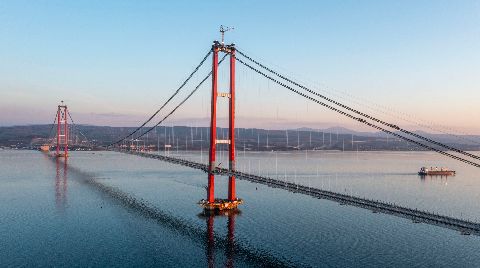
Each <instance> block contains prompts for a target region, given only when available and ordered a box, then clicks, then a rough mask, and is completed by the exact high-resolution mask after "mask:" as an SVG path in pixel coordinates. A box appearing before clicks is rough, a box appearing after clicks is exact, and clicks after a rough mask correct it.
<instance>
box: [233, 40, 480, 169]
mask: <svg viewBox="0 0 480 268" xmlns="http://www.w3.org/2000/svg"><path fill="white" fill-rule="evenodd" d="M237 52H238V53H239V54H240V55H242V56H243V57H245V58H246V59H248V60H250V61H251V62H253V63H255V64H257V65H258V66H260V67H261V68H263V69H265V70H267V71H268V72H270V73H272V74H274V75H276V76H277V77H279V78H281V79H283V80H285V81H288V82H290V83H292V84H294V85H296V86H298V87H300V88H302V89H304V90H306V91H307V92H309V93H311V94H313V95H315V96H318V97H320V98H322V99H324V100H326V101H328V102H330V103H333V104H335V105H337V106H340V107H342V108H344V109H346V110H348V111H351V112H353V113H356V114H358V115H361V116H363V117H365V118H368V119H370V120H373V121H375V122H377V123H380V124H382V125H385V126H388V127H390V128H393V129H395V130H398V131H400V132H403V133H405V134H407V135H410V136H413V137H415V138H418V139H421V140H424V141H427V142H429V143H432V144H435V145H437V146H440V147H443V148H445V149H448V150H451V151H454V152H457V153H460V154H462V155H465V156H468V157H471V158H474V159H477V160H480V157H479V156H476V155H474V154H471V153H468V152H465V151H463V150H460V149H457V148H455V147H452V146H449V145H446V144H443V143H441V142H437V141H435V140H432V139H430V138H427V137H424V136H421V135H418V134H416V133H413V132H411V131H408V130H406V129H403V128H400V127H399V126H397V125H394V124H390V123H387V122H385V121H383V120H380V119H377V118H375V117H373V116H370V115H368V114H365V113H363V112H360V111H358V110H356V109H353V108H351V107H349V106H347V105H345V104H342V103H340V102H337V101H335V100H333V99H330V98H328V97H326V96H324V95H322V94H320V93H318V92H316V91H313V90H311V89H309V88H307V87H305V86H303V85H301V84H299V83H297V82H295V81H293V80H291V79H289V78H288V77H286V76H284V75H282V74H280V73H278V72H276V71H274V70H272V69H270V68H268V67H267V66H265V65H263V64H262V63H260V62H258V61H256V60H254V59H252V58H251V57H249V56H248V55H246V54H244V53H243V52H241V51H239V50H238V49H237Z"/></svg>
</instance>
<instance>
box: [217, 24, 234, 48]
mask: <svg viewBox="0 0 480 268" xmlns="http://www.w3.org/2000/svg"><path fill="white" fill-rule="evenodd" d="M231 30H235V28H234V27H228V26H223V25H220V34H221V35H222V45H223V44H224V37H225V32H228V31H231Z"/></svg>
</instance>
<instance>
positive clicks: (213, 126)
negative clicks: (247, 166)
mask: <svg viewBox="0 0 480 268" xmlns="http://www.w3.org/2000/svg"><path fill="white" fill-rule="evenodd" d="M218 50H219V49H218V47H217V46H216V45H215V44H214V45H213V56H212V58H213V64H212V106H211V117H210V152H209V163H208V165H209V166H208V167H209V173H208V189H207V191H208V192H207V200H208V202H210V203H213V202H214V201H215V175H214V174H213V171H214V170H215V165H216V164H215V154H216V142H215V140H216V139H217V78H218Z"/></svg>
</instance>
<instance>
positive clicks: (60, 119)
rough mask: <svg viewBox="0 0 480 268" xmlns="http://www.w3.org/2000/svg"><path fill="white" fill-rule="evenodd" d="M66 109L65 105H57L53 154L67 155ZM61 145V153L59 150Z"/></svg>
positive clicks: (58, 155)
mask: <svg viewBox="0 0 480 268" xmlns="http://www.w3.org/2000/svg"><path fill="white" fill-rule="evenodd" d="M67 119H68V110H67V105H64V104H63V101H62V104H60V105H58V110H57V151H56V154H55V156H57V157H65V158H67V157H68V122H67ZM62 147H63V153H62V152H60V150H61V149H62Z"/></svg>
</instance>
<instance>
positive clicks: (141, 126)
mask: <svg viewBox="0 0 480 268" xmlns="http://www.w3.org/2000/svg"><path fill="white" fill-rule="evenodd" d="M211 53H212V50H211V49H210V51H208V53H207V55H205V57H203V59H202V60H201V61H200V63H199V64H198V65H197V67H196V68H195V69H194V70H193V72H192V73H191V74H190V75H189V76H188V77H187V79H185V81H183V83H182V84H181V85H180V87H179V88H178V89H177V90H176V91H175V92H174V93H173V94H172V96H170V98H168V99H167V101H166V102H165V103H163V105H162V106H161V107H160V108H158V110H157V111H155V113H153V114H152V116H150V117H149V118H148V119H147V120H145V122H143V124H142V125H140V126H139V127H137V128H136V129H135V130H134V131H132V132H131V133H130V134H128V135H127V136H125V137H123V138H121V139H119V140H118V141H116V142H113V143H111V144H109V145H108V146H111V145H114V144H118V143H120V142H122V141H124V140H125V139H128V138H129V137H131V136H132V135H134V134H135V133H137V132H138V131H139V130H141V129H142V128H143V127H144V126H145V125H146V124H148V123H149V122H150V121H152V119H153V118H154V117H155V116H157V114H158V113H159V112H160V111H161V110H162V109H163V108H165V106H167V104H168V103H170V101H171V100H172V99H173V98H174V97H175V96H176V95H177V94H178V93H179V92H180V90H182V88H183V87H184V86H185V85H186V84H187V83H188V81H190V79H191V78H192V77H193V75H194V74H195V73H196V72H197V71H198V70H199V69H200V67H201V66H202V65H203V63H204V62H205V61H206V60H207V58H208V57H209V56H210V54H211Z"/></svg>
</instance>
